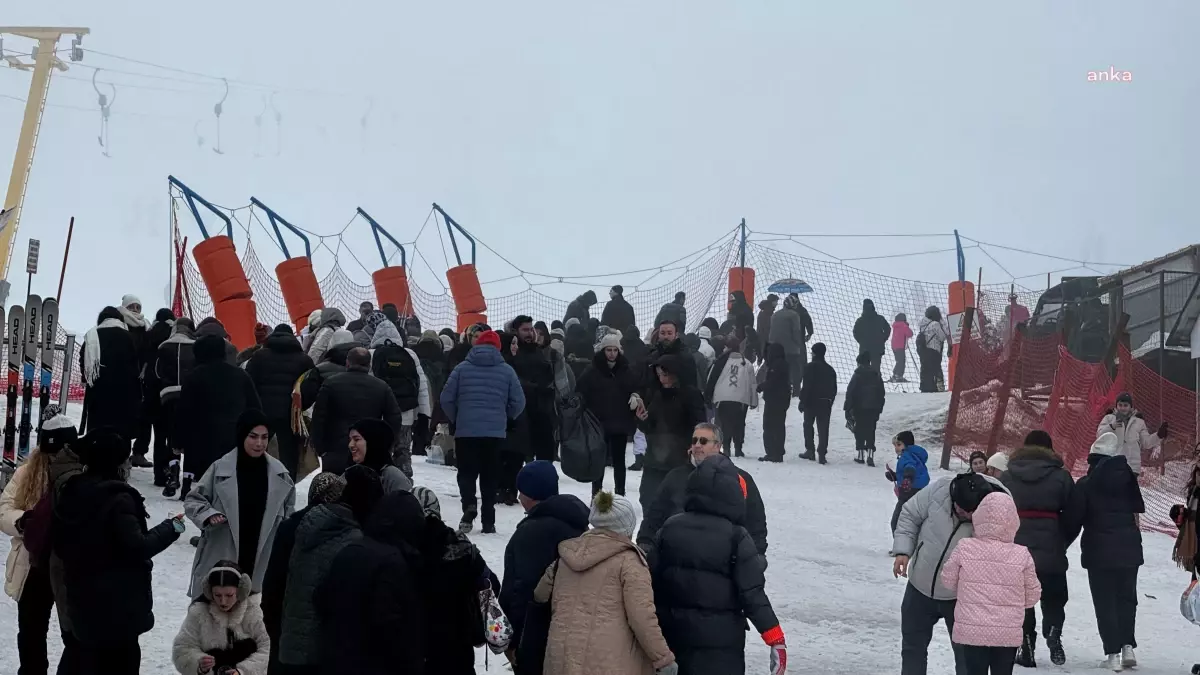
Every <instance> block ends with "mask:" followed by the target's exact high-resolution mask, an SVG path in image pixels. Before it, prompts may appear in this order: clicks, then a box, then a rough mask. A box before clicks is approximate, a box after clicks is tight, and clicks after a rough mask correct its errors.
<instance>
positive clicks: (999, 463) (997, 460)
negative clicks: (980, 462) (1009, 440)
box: [987, 452, 1008, 472]
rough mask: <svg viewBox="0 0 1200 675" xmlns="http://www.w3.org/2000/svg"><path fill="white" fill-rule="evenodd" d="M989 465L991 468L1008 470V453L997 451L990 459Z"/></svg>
mask: <svg viewBox="0 0 1200 675" xmlns="http://www.w3.org/2000/svg"><path fill="white" fill-rule="evenodd" d="M987 465H988V468H989V469H995V470H997V471H1001V472H1003V471H1008V455H1006V454H1004V453H1003V452H997V453H996V454H994V455H992V456H991V458H989V459H988V461H987Z"/></svg>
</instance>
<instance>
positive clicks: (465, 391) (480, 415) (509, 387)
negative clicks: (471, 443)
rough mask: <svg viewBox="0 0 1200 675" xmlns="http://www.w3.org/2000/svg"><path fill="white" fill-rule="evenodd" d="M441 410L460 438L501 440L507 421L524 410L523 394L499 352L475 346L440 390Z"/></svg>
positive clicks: (512, 371)
mask: <svg viewBox="0 0 1200 675" xmlns="http://www.w3.org/2000/svg"><path fill="white" fill-rule="evenodd" d="M441 401H442V410H443V411H444V412H445V413H446V417H448V418H450V423H451V424H453V425H454V435H455V436H460V437H464V438H504V437H505V436H506V435H507V434H508V421H509V420H515V419H516V418H517V417H518V416H519V415H520V414H521V411H522V410H524V409H525V394H524V393H523V392H522V391H521V381H520V380H519V379H517V373H516V371H514V370H513V369H512V366H510V365H508V364H507V363H505V362H504V357H502V356H500V350H498V349H496V348H495V347H489V346H483V345H478V346H475V347H472V348H471V351H470V352H469V353H468V354H467V358H466V359H465V360H464V361H463V362H462V363H460V364H458V367H457V368H455V369H454V372H452V373H450V379H449V380H446V386H445V387H444V388H443V389H442V397H441Z"/></svg>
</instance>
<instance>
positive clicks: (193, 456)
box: [171, 338, 262, 480]
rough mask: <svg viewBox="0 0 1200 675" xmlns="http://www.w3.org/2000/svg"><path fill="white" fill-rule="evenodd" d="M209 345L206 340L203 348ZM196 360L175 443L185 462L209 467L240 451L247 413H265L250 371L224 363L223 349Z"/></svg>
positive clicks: (177, 411)
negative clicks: (239, 429)
mask: <svg viewBox="0 0 1200 675" xmlns="http://www.w3.org/2000/svg"><path fill="white" fill-rule="evenodd" d="M210 340H211V338H210ZM206 342H207V341H206V340H203V339H202V340H201V341H200V344H201V345H204V344H206ZM209 344H212V343H209ZM202 349H203V347H202ZM196 357H197V366H196V369H195V370H193V371H192V373H191V375H188V378H187V379H186V380H184V383H183V390H182V391H181V392H180V396H179V405H178V407H177V408H176V409H175V429H174V431H173V433H172V434H171V439H172V441H173V442H174V443H175V444H176V445H178V446H179V448H180V449H181V450H183V452H184V455H185V456H186V457H187V460H185V462H192V465H193V466H203V467H207V466H208V465H209V464H211V463H213V462H214V461H216V460H217V458H218V457H220V456H222V455H224V454H225V453H227V452H229V451H230V450H232V449H233V448H236V447H238V439H237V421H238V418H239V417H241V416H242V413H244V412H246V411H247V410H262V401H260V400H259V398H258V392H257V391H256V390H255V389H254V382H253V381H252V380H251V379H250V376H249V375H247V374H246V371H244V370H242V369H241V368H238V367H237V366H234V365H230V364H229V363H227V362H226V361H225V360H224V347H223V346H221V351H219V352H217V353H215V354H205V353H203V351H201V353H198V354H196ZM196 480H200V476H199V475H197V476H196Z"/></svg>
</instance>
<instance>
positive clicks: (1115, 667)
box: [1100, 654, 1125, 673]
mask: <svg viewBox="0 0 1200 675" xmlns="http://www.w3.org/2000/svg"><path fill="white" fill-rule="evenodd" d="M1100 667H1101V668H1104V669H1105V670H1111V671H1113V672H1114V673H1119V672H1121V671H1122V670H1125V666H1123V665H1122V664H1121V655H1120V654H1109V655H1108V656H1106V657H1104V663H1102V664H1101V665H1100Z"/></svg>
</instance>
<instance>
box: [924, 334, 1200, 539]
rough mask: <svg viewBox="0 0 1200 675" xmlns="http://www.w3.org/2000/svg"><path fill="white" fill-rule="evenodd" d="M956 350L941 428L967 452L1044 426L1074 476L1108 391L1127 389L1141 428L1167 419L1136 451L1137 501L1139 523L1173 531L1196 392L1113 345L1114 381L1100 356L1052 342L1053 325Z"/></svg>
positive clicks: (1187, 466)
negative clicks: (1154, 446) (1163, 429)
mask: <svg viewBox="0 0 1200 675" xmlns="http://www.w3.org/2000/svg"><path fill="white" fill-rule="evenodd" d="M960 349H961V353H960V355H959V362H958V366H957V368H958V369H960V370H961V373H960V374H959V375H958V381H957V386H958V391H957V399H958V401H957V404H958V405H957V408H955V405H954V402H953V400H952V403H951V411H950V414H949V415H948V417H947V422H946V437H947V439H948V442H949V443H950V446H951V449H952V451H953V453H954V454H955V455H956V456H958V457H960V458H961V459H966V458H967V457H968V456H969V455H970V453H972V452H974V451H976V450H979V451H983V452H986V453H988V454H991V453H993V452H997V451H1000V452H1011V451H1013V450H1015V449H1016V448H1018V447H1020V445H1021V442H1022V440H1023V439H1024V436H1025V434H1027V433H1028V432H1029V431H1031V430H1033V429H1045V430H1046V431H1047V432H1049V433H1050V435H1051V437H1052V438H1053V439H1054V447H1055V450H1056V451H1057V452H1058V453H1059V454H1060V455H1061V456H1062V458H1063V462H1064V463H1065V465H1066V466H1067V468H1068V469H1069V470H1070V471H1071V473H1072V475H1074V476H1075V477H1077V478H1078V477H1079V476H1082V475H1083V474H1084V473H1086V472H1087V456H1088V452H1089V450H1090V448H1091V445H1092V442H1093V441H1094V440H1095V439H1096V431H1097V427H1098V426H1099V423H1100V420H1101V418H1103V416H1104V415H1105V414H1106V413H1107V412H1108V411H1109V410H1110V409H1111V408H1112V406H1113V404H1114V402H1115V400H1116V398H1117V395H1118V394H1120V393H1121V392H1124V391H1128V392H1130V393H1132V395H1133V399H1134V403H1135V407H1136V408H1137V409H1138V412H1139V413H1140V414H1141V415H1142V416H1143V418H1144V419H1145V421H1146V424H1147V426H1148V428H1149V429H1150V430H1151V431H1154V430H1156V429H1157V428H1158V425H1159V423H1160V422H1163V421H1165V422H1167V424H1168V427H1169V429H1170V434H1169V435H1168V438H1167V439H1166V440H1164V441H1163V443H1162V448H1161V451H1160V452H1158V453H1154V452H1149V451H1148V452H1145V453H1143V457H1142V473H1141V478H1140V483H1141V486H1142V494H1143V497H1144V498H1145V501H1146V515H1145V517H1143V518H1142V528H1143V529H1146V530H1154V531H1162V532H1167V533H1174V532H1175V531H1176V530H1175V526H1174V524H1173V523H1172V522H1171V519H1170V517H1169V516H1168V512H1169V511H1170V508H1171V506H1172V505H1173V504H1177V503H1180V502H1182V501H1183V499H1184V491H1185V485H1186V483H1187V480H1188V475H1189V473H1190V471H1191V467H1192V466H1193V463H1194V459H1195V456H1194V453H1195V448H1196V441H1197V437H1196V414H1197V408H1196V394H1195V392H1193V391H1190V390H1188V389H1186V388H1183V387H1180V386H1178V385H1176V384H1173V383H1171V382H1169V381H1167V380H1165V379H1163V378H1161V377H1159V376H1158V373H1157V372H1155V371H1154V370H1153V369H1151V368H1150V367H1149V366H1147V365H1145V364H1144V363H1142V362H1140V361H1137V360H1135V359H1134V358H1133V357H1132V356H1131V355H1130V354H1129V352H1128V350H1126V349H1124V348H1121V349H1120V351H1119V355H1118V360H1117V377H1116V380H1115V381H1114V380H1113V379H1112V378H1111V377H1110V376H1109V373H1108V372H1107V371H1106V369H1105V367H1104V365H1103V364H1099V363H1087V362H1084V361H1081V360H1079V359H1077V358H1075V357H1074V356H1072V355H1071V354H1070V353H1069V352H1068V351H1067V349H1066V348H1065V347H1063V346H1061V345H1060V344H1059V339H1058V336H1057V335H1051V336H1046V337H1040V338H1028V337H1026V336H1024V335H1018V336H1017V337H1016V338H1015V339H1014V340H1013V341H1012V343H1011V344H1010V345H1008V346H1006V347H997V346H995V345H992V346H990V347H989V346H988V345H986V344H985V341H983V340H976V339H972V340H971V341H970V342H968V343H967V344H965V345H963V346H962V347H961V348H960Z"/></svg>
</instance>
